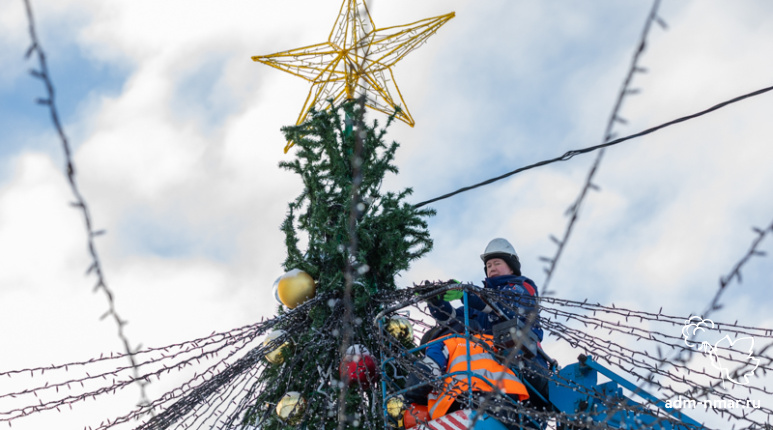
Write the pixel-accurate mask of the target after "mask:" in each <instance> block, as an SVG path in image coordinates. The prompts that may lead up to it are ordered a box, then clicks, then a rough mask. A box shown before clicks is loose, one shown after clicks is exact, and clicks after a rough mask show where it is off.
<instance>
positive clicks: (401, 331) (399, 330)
mask: <svg viewBox="0 0 773 430" xmlns="http://www.w3.org/2000/svg"><path fill="white" fill-rule="evenodd" d="M386 331H387V332H388V333H389V334H391V335H392V336H394V337H395V339H397V340H399V341H401V342H402V341H406V342H410V341H413V326H412V325H411V322H410V321H409V320H408V318H405V317H400V316H395V317H392V318H390V319H389V321H387V323H386Z"/></svg>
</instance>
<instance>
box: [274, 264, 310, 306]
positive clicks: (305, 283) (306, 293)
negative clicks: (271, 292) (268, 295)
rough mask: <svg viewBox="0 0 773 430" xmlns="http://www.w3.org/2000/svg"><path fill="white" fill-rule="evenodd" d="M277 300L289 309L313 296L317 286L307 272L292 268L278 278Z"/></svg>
mask: <svg viewBox="0 0 773 430" xmlns="http://www.w3.org/2000/svg"><path fill="white" fill-rule="evenodd" d="M277 291H278V292H279V300H281V301H282V303H284V305H285V306H287V307H288V308H290V309H295V308H296V307H297V306H298V305H300V304H301V303H303V302H305V301H306V300H308V299H311V298H313V297H314V294H315V293H316V291H317V286H316V284H315V283H314V280H313V279H311V276H309V274H308V273H306V272H304V271H302V270H298V269H293V270H291V271H289V272H287V273H285V274H284V275H282V277H281V278H279V287H278V288H277Z"/></svg>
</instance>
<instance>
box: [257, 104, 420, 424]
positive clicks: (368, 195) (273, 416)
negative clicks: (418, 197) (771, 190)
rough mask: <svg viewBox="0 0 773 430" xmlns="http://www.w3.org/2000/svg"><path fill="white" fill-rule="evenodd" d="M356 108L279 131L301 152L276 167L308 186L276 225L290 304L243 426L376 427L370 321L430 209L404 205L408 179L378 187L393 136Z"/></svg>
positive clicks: (414, 254) (379, 416)
mask: <svg viewBox="0 0 773 430" xmlns="http://www.w3.org/2000/svg"><path fill="white" fill-rule="evenodd" d="M363 116H364V106H363V104H362V103H361V101H360V102H356V101H354V100H348V101H346V102H344V103H343V104H341V105H338V106H332V107H331V109H327V110H321V111H312V112H311V115H310V117H309V119H307V120H306V122H304V123H302V124H300V125H296V126H290V127H285V128H283V129H282V130H283V132H284V134H285V137H286V138H287V139H288V141H292V142H294V144H295V145H296V146H297V147H298V151H297V153H296V158H295V159H293V160H292V161H285V162H282V163H281V164H280V166H281V167H283V168H285V169H288V170H291V171H293V172H295V173H297V174H298V175H299V176H300V177H301V179H302V181H303V185H304V189H303V191H302V192H301V194H300V195H299V196H298V197H297V198H296V199H295V200H294V201H292V202H291V203H290V204H289V210H288V214H287V218H286V219H285V221H284V223H283V224H282V230H283V231H284V233H285V236H286V246H287V258H286V260H285V262H284V268H285V270H286V271H288V273H287V274H286V275H285V277H284V278H283V281H281V282H280V284H279V296H280V297H281V298H282V301H283V302H285V303H286V304H288V305H289V306H292V307H293V309H289V308H285V307H280V309H279V314H278V316H277V317H276V319H275V321H276V324H275V325H274V329H275V332H274V335H273V336H271V338H272V340H271V341H270V342H267V343H266V345H265V352H266V353H267V354H269V358H270V359H271V361H273V364H268V365H267V366H266V367H265V368H264V369H263V371H262V372H261V373H260V375H259V377H258V379H257V381H256V383H255V385H254V387H255V388H254V389H255V390H256V391H258V392H259V394H257V396H256V400H255V402H254V404H253V405H252V406H251V407H250V408H249V410H248V411H247V413H246V414H245V423H246V424H249V425H257V426H259V427H260V428H264V429H283V428H309V429H322V428H325V429H332V428H383V427H384V422H383V420H384V418H383V413H382V408H381V402H382V400H383V399H382V397H381V391H380V387H379V386H378V384H377V383H376V382H377V379H378V377H379V376H378V372H377V369H376V364H375V363H376V362H377V361H378V357H376V356H375V355H376V354H378V352H379V351H380V350H381V349H382V348H383V347H384V344H383V343H382V342H381V341H380V340H379V335H378V333H377V332H378V327H377V326H376V325H374V324H373V322H374V318H375V317H376V315H377V314H378V313H379V312H380V311H382V310H383V308H384V306H385V305H386V304H387V301H388V297H391V294H389V293H394V292H395V291H396V290H397V286H396V284H395V275H397V273H398V272H400V271H402V270H405V269H407V268H408V266H409V264H410V262H411V261H413V260H415V259H417V258H419V257H421V256H422V255H424V254H425V253H427V252H428V251H429V250H430V249H431V248H432V241H431V239H430V237H429V233H428V231H427V223H426V221H425V220H426V218H427V217H428V216H431V215H432V214H433V213H434V212H433V211H432V210H431V209H416V208H414V207H413V206H412V205H410V204H408V203H406V202H405V198H406V197H407V196H408V195H410V194H411V189H405V190H402V191H400V192H382V190H381V184H382V181H383V180H384V176H385V175H386V174H387V173H390V172H391V173H397V168H396V167H395V165H394V164H393V160H394V154H395V151H396V150H397V148H398V144H397V143H395V142H393V143H391V144H386V142H385V140H384V137H385V134H386V128H379V125H378V122H377V121H373V123H372V124H371V125H368V124H366V123H365V121H364V118H363ZM393 119H394V115H393V116H391V117H390V118H389V120H388V122H387V127H388V126H389V124H390V123H391V122H392V120H393ZM301 244H303V245H301ZM304 273H305V274H308V276H309V277H310V278H311V279H313V280H314V281H313V282H314V284H315V285H314V286H312V287H311V289H312V290H315V292H313V293H311V294H309V289H308V288H309V287H308V284H309V280H308V279H309V278H307V277H306V276H305V275H304ZM312 294H313V295H314V297H313V298H311V299H309V300H305V299H306V296H307V295H312ZM301 296H303V297H301ZM380 299H381V300H380ZM304 300H305V301H304ZM301 302H302V303H301ZM398 340H401V341H402V342H403V343H410V342H412V336H403V337H402V339H398ZM272 353H273V355H272Z"/></svg>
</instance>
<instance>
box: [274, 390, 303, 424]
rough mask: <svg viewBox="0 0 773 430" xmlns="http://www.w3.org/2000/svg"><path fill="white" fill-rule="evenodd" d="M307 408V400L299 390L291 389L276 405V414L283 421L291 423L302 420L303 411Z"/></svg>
mask: <svg viewBox="0 0 773 430" xmlns="http://www.w3.org/2000/svg"><path fill="white" fill-rule="evenodd" d="M305 409H306V400H305V399H304V398H303V397H302V396H301V393H299V392H297V391H290V392H288V393H287V394H285V395H284V397H282V400H280V401H279V403H277V405H276V414H277V415H278V416H279V418H281V419H282V421H286V422H287V423H289V424H290V425H296V424H298V423H299V422H301V418H302V417H303V411H304V410H305Z"/></svg>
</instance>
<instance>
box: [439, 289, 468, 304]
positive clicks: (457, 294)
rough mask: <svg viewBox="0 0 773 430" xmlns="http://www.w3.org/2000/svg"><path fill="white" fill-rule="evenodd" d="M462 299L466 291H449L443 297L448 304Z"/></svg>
mask: <svg viewBox="0 0 773 430" xmlns="http://www.w3.org/2000/svg"><path fill="white" fill-rule="evenodd" d="M462 297H464V291H460V290H448V291H446V293H445V294H444V295H443V300H445V301H447V302H451V301H454V300H457V299H461V298H462Z"/></svg>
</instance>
